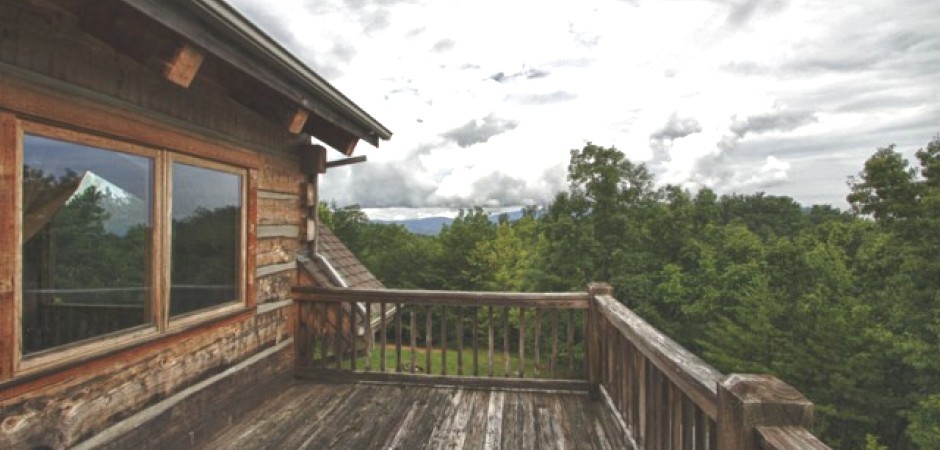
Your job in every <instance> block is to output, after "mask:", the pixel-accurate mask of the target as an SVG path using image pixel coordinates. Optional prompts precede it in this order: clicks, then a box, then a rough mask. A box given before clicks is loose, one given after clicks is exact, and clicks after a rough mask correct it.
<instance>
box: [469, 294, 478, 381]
mask: <svg viewBox="0 0 940 450" xmlns="http://www.w3.org/2000/svg"><path fill="white" fill-rule="evenodd" d="M479 317H480V308H478V307H476V306H474V307H473V322H472V323H471V324H470V326H471V328H472V330H471V332H470V334H471V335H472V336H473V337H472V338H471V339H472V342H473V376H475V377H477V376H480V366H479V357H478V355H477V352H478V351H479V350H480V346H479V345H478V344H477V319H479Z"/></svg>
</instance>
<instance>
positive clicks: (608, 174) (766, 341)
mask: <svg viewBox="0 0 940 450" xmlns="http://www.w3.org/2000/svg"><path fill="white" fill-rule="evenodd" d="M916 158H917V159H916V164H917V165H916V166H912V165H911V164H910V162H909V161H907V160H906V159H905V158H903V157H902V156H901V155H900V154H899V153H897V152H896V151H895V150H894V148H893V147H892V146H889V147H886V148H882V149H878V150H877V151H876V152H875V153H874V155H873V156H872V157H871V158H870V159H869V160H868V161H867V162H866V163H865V166H864V168H863V170H862V171H861V172H860V173H859V175H858V176H857V177H853V178H851V179H850V180H849V185H850V188H851V194H850V195H849V197H848V200H849V202H850V204H851V206H852V211H853V213H854V214H852V213H846V212H842V211H839V210H838V209H835V208H833V207H831V206H819V205H816V206H811V207H809V208H804V207H801V206H800V205H799V204H798V203H796V202H795V201H793V199H791V198H789V197H778V196H770V195H765V194H763V193H758V194H752V195H725V196H718V195H717V194H716V193H715V192H713V191H711V190H709V189H700V190H698V191H697V192H694V193H693V192H689V191H686V190H683V189H681V188H679V187H676V186H664V187H661V188H658V189H657V188H655V187H654V183H653V181H654V180H653V177H652V175H651V174H650V173H649V171H648V170H647V168H646V167H645V166H644V165H643V164H635V163H633V162H631V161H629V160H628V159H627V158H626V157H625V156H624V154H623V153H622V152H620V151H619V150H617V149H615V148H604V147H600V146H596V145H593V144H587V145H585V146H584V148H582V149H578V150H572V152H571V160H570V164H569V167H568V180H569V182H570V185H569V189H568V191H567V192H564V193H560V194H558V195H557V196H556V197H555V199H554V201H553V202H552V203H551V204H549V205H548V206H547V207H546V208H545V209H544V210H543V211H541V214H540V215H539V216H538V218H536V217H535V215H534V214H532V211H530V214H529V215H527V216H526V217H524V218H523V219H521V220H519V221H517V222H514V223H510V222H508V221H501V222H500V223H498V224H494V223H492V222H491V221H489V220H488V219H487V217H486V214H485V213H484V212H483V211H482V210H481V209H474V210H470V211H462V212H461V213H460V215H459V216H458V218H457V220H456V221H455V222H454V223H453V225H451V226H449V227H447V228H445V229H444V230H443V231H442V232H441V235H440V236H438V237H419V236H414V235H410V234H409V233H407V232H405V231H404V230H403V229H401V228H400V227H392V226H386V225H381V226H380V225H372V224H369V223H368V221H367V219H366V218H364V215H362V214H361V212H358V208H355V209H353V210H346V209H342V210H336V209H335V208H334V209H333V210H332V220H333V223H334V226H335V228H334V229H336V230H337V233H338V234H340V236H341V238H342V239H343V240H344V241H345V242H346V243H347V244H349V245H350V247H352V248H353V250H354V252H356V253H357V254H358V255H359V256H360V257H361V258H362V259H363V261H364V262H365V263H366V265H367V266H369V267H370V268H371V269H372V270H373V271H374V273H376V275H377V276H378V277H379V278H380V279H382V280H383V281H385V282H386V283H387V284H389V285H390V286H398V287H419V288H443V289H462V290H528V291H567V290H583V289H584V288H585V286H586V285H587V283H589V282H591V281H596V280H605V281H609V282H611V283H612V284H613V285H614V287H615V288H616V297H617V298H619V299H620V300H621V301H623V302H624V303H626V304H627V305H628V306H629V307H631V308H633V309H634V310H635V311H636V312H637V313H639V314H641V315H642V316H643V317H644V318H646V319H647V320H648V321H650V322H651V323H652V324H653V325H654V326H656V327H657V328H659V329H660V330H662V331H664V332H665V333H666V334H668V335H670V336H671V337H673V338H674V339H676V340H677V341H679V342H680V343H681V344H683V345H685V346H686V347H688V348H689V349H690V350H692V351H693V352H695V353H696V354H699V355H701V356H703V357H704V358H705V359H706V360H708V361H709V362H710V363H711V364H713V365H715V366H716V367H717V368H718V369H719V370H721V371H723V372H725V373H732V372H758V373H773V374H775V375H777V376H778V377H780V378H781V379H783V380H785V381H787V382H788V383H790V384H792V385H793V386H795V387H796V388H797V389H799V390H800V391H802V392H803V393H805V394H806V395H807V396H808V397H809V398H810V399H811V400H812V401H813V402H814V403H815V404H816V410H817V421H816V422H817V429H816V430H814V431H816V432H817V433H820V435H821V436H822V438H823V440H824V441H826V442H827V443H829V444H830V445H832V446H833V447H835V448H844V449H856V448H867V449H881V448H892V449H916V448H923V449H927V448H931V449H932V448H940V394H938V392H940V357H938V356H937V355H940V138H936V139H934V140H932V141H931V142H930V143H929V144H928V145H927V147H926V148H924V149H922V150H920V151H918V152H917V153H916ZM402 261H407V264H401V262H402ZM403 266H406V267H403ZM389 280H394V281H391V282H390V281H389ZM509 320H518V318H517V317H515V316H511V317H510V318H509ZM530 326H531V324H530Z"/></svg>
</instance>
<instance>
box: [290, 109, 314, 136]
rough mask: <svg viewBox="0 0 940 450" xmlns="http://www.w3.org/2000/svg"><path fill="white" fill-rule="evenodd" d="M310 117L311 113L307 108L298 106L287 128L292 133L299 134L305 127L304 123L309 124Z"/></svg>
mask: <svg viewBox="0 0 940 450" xmlns="http://www.w3.org/2000/svg"><path fill="white" fill-rule="evenodd" d="M308 117H310V113H309V112H307V110H306V109H303V108H298V109H297V112H295V113H294V114H293V115H292V116H291V119H290V123H289V124H288V125H287V130H288V131H290V133H291V134H298V133H300V132H301V131H303V129H304V125H306V124H307V118H308Z"/></svg>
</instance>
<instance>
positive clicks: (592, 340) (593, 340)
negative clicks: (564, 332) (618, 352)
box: [584, 283, 614, 400]
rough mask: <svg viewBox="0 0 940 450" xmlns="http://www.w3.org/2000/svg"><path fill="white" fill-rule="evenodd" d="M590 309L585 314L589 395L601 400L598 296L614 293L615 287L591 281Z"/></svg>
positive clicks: (592, 398)
mask: <svg viewBox="0 0 940 450" xmlns="http://www.w3.org/2000/svg"><path fill="white" fill-rule="evenodd" d="M588 293H589V294H590V298H589V299H588V309H587V311H586V312H585V315H584V329H585V336H584V341H585V342H584V353H585V355H584V361H585V364H586V366H587V367H585V369H586V370H585V372H587V374H586V375H587V379H588V384H589V386H590V387H589V391H588V395H589V396H590V398H591V400H599V399H600V398H601V394H600V384H601V358H602V355H601V336H600V332H599V330H598V327H599V325H600V313H599V312H598V311H597V299H596V298H597V296H599V295H613V293H614V289H613V288H612V287H611V286H610V285H609V284H607V283H591V284H589V285H588Z"/></svg>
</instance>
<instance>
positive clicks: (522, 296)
mask: <svg viewBox="0 0 940 450" xmlns="http://www.w3.org/2000/svg"><path fill="white" fill-rule="evenodd" d="M291 292H292V294H293V296H294V301H300V302H350V301H353V302H373V303H397V304H402V305H447V306H509V307H527V308H536V307H537V308H561V309H587V307H588V300H589V299H590V295H589V294H588V293H587V292H545V293H523V292H488V291H479V292H468V291H432V290H412V289H357V288H327V287H316V286H295V287H294V288H292V289H291Z"/></svg>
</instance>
